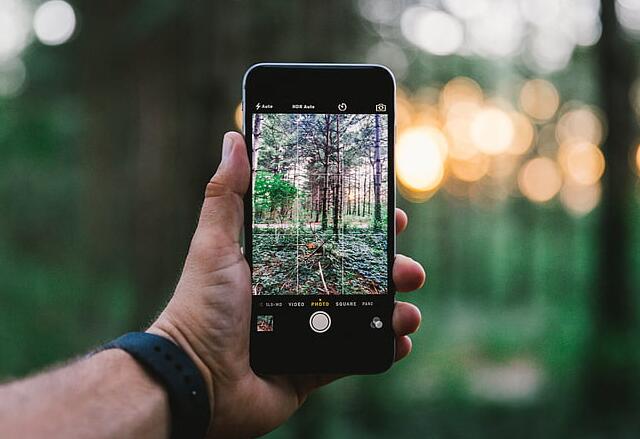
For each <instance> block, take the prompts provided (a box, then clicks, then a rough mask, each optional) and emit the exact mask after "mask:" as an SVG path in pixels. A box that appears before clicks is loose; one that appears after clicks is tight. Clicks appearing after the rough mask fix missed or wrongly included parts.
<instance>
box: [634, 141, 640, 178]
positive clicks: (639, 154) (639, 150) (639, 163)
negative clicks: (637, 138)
mask: <svg viewBox="0 0 640 439" xmlns="http://www.w3.org/2000/svg"><path fill="white" fill-rule="evenodd" d="M635 157H636V172H637V173H638V175H640V145H638V146H637V147H636V156H635Z"/></svg>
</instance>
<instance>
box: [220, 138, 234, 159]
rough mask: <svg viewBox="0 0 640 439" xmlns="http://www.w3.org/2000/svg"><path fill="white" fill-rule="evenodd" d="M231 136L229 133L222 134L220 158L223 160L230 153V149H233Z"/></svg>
mask: <svg viewBox="0 0 640 439" xmlns="http://www.w3.org/2000/svg"><path fill="white" fill-rule="evenodd" d="M233 144H234V141H233V136H232V135H230V134H229V133H227V134H225V135H224V139H223V141H222V160H223V161H224V160H225V159H226V158H227V157H229V154H230V153H231V150H232V149H233Z"/></svg>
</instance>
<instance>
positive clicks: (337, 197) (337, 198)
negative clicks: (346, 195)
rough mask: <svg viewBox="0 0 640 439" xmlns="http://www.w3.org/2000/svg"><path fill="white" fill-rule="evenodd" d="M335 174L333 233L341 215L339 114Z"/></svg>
mask: <svg viewBox="0 0 640 439" xmlns="http://www.w3.org/2000/svg"><path fill="white" fill-rule="evenodd" d="M335 140H336V174H335V175H334V177H333V179H334V182H333V186H334V198H333V234H334V235H337V234H338V225H339V223H340V217H341V216H342V214H341V210H342V197H341V196H340V192H341V191H342V188H341V186H342V185H341V178H342V174H341V172H342V167H341V166H340V115H338V116H336V137H335Z"/></svg>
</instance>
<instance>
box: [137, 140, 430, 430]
mask: <svg viewBox="0 0 640 439" xmlns="http://www.w3.org/2000/svg"><path fill="white" fill-rule="evenodd" d="M249 175H250V168H249V160H248V157H247V152H246V146H245V143H244V139H243V137H242V136H241V135H240V134H238V133H234V132H231V133H227V134H226V135H225V137H224V143H223V151H222V161H221V163H220V166H219V167H218V170H217V172H216V174H215V175H214V176H213V177H212V178H211V181H210V182H209V183H208V184H207V188H206V192H205V199H204V204H203V206H202V212H201V214H200V220H199V222H198V227H197V229H196V231H195V234H194V236H193V239H192V241H191V247H190V249H189V253H188V255H187V258H186V262H185V265H184V269H183V272H182V276H181V277H180V281H179V282H178V285H177V287H176V290H175V293H174V295H173V297H172V299H171V301H170V302H169V304H168V305H167V307H166V309H165V310H164V311H163V312H162V314H161V315H160V316H159V317H158V319H157V321H156V322H155V323H154V324H153V325H152V326H151V328H149V332H152V333H155V334H159V335H163V336H165V337H168V338H169V339H171V340H173V341H174V342H176V343H177V344H179V345H180V346H181V347H182V348H183V349H184V350H185V351H186V352H187V353H188V354H189V355H190V356H191V357H192V359H193V360H194V361H195V362H196V364H197V365H198V367H199V368H200V370H201V371H202V374H203V376H204V378H205V381H206V382H207V385H208V388H209V397H210V401H211V408H212V418H211V425H210V428H209V435H210V437H222V436H225V437H227V436H233V437H248V436H256V435H260V434H264V433H266V432H268V431H270V430H272V429H274V428H276V427H277V426H279V425H280V424H282V423H283V422H284V421H285V420H286V419H287V418H288V417H289V416H291V415H292V414H293V413H294V412H295V411H296V410H297V409H298V408H299V407H300V406H301V405H302V403H303V402H304V400H305V399H306V397H307V396H308V395H309V393H310V392H311V391H312V390H314V389H316V388H317V387H320V386H322V385H325V384H327V383H329V382H331V381H333V380H335V379H337V378H338V377H336V376H310V377H309V376H305V377H300V376H297V377H296V376H274V377H261V376H257V375H256V374H255V373H253V370H252V369H251V367H250V366H249V327H250V323H249V322H250V319H251V276H250V271H249V266H248V265H247V262H246V260H245V258H244V256H243V254H242V253H241V251H240V244H239V236H240V231H241V228H242V225H243V202H242V198H243V195H244V193H245V191H246V190H247V188H248V186H249V179H250V177H249ZM396 225H397V230H396V231H397V233H400V232H402V231H403V230H404V229H405V228H406V226H407V216H406V214H405V213H404V212H403V211H401V210H399V209H398V210H396ZM393 281H394V283H395V285H396V289H397V290H398V291H410V290H414V289H417V288H420V287H421V286H422V285H423V284H424V281H425V272H424V270H423V268H422V267H421V266H420V264H418V263H417V262H415V261H413V260H412V259H410V258H408V257H406V256H402V255H398V256H396V259H395V263H394V266H393ZM419 325H420V311H419V310H418V308H416V307H415V306H414V305H411V304H409V303H405V302H397V303H396V305H395V309H394V312H393V329H394V331H395V333H396V346H397V347H396V360H400V359H402V358H404V357H406V356H407V355H408V354H409V352H411V339H410V338H409V337H408V336H407V334H411V333H413V332H414V331H416V330H417V329H418V326H419Z"/></svg>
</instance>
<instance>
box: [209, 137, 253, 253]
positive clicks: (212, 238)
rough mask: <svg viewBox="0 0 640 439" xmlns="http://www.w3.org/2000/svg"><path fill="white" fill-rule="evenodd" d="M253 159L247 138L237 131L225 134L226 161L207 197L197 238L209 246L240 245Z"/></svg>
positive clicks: (223, 156)
mask: <svg viewBox="0 0 640 439" xmlns="http://www.w3.org/2000/svg"><path fill="white" fill-rule="evenodd" d="M249 173H250V170H249V159H248V157H247V148H246V146H245V143H244V138H243V137H242V135H241V134H239V133H236V132H228V133H226V134H225V135H224V140H223V143H222V160H221V161H220V165H219V166H218V170H217V171H216V173H215V175H214V176H213V177H211V180H210V181H209V183H207V188H206V190H205V195H204V203H203V204H202V211H201V213H200V220H199V222H198V229H197V230H196V235H198V239H203V240H204V241H205V242H206V244H207V246H209V247H223V246H228V245H232V244H235V243H238V239H239V237H240V231H241V230H242V224H243V217H244V211H243V206H244V205H243V202H242V198H243V197H244V194H245V192H246V191H247V188H248V186H249Z"/></svg>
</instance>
